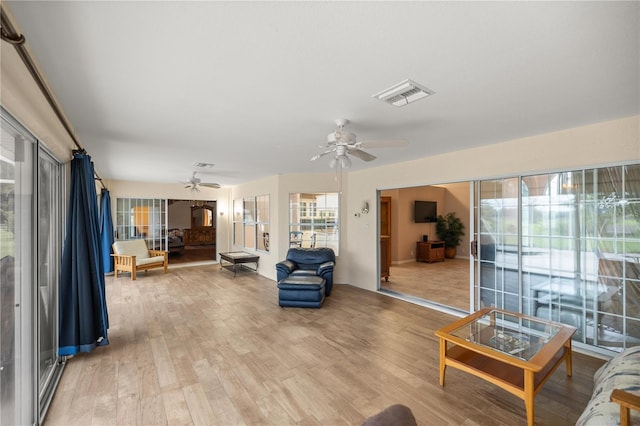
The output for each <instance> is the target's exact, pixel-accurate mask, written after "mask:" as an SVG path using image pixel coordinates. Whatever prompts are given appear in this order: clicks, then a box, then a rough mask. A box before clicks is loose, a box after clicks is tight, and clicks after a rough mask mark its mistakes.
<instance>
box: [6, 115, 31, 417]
mask: <svg viewBox="0 0 640 426" xmlns="http://www.w3.org/2000/svg"><path fill="white" fill-rule="evenodd" d="M2 112H3V114H2V140H1V147H0V161H1V163H0V286H1V292H0V317H1V321H2V322H1V323H0V327H1V330H0V424H2V425H3V426H4V425H16V424H33V423H35V422H36V409H35V406H36V402H35V386H36V378H35V371H36V369H35V368H34V367H35V357H34V353H35V321H34V318H35V314H36V312H35V309H34V307H35V306H36V304H35V291H34V289H35V286H34V285H33V284H34V282H35V276H34V275H35V274H34V271H35V262H34V259H35V255H34V253H35V247H34V233H33V217H34V206H35V203H34V175H35V168H34V146H35V140H34V139H33V138H32V137H30V135H29V134H28V133H26V132H25V131H24V130H23V129H22V128H21V127H20V126H19V125H17V123H15V122H14V121H12V120H9V118H8V117H6V116H5V113H4V110H3V111H2Z"/></svg>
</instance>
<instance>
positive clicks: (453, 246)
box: [436, 212, 464, 259]
mask: <svg viewBox="0 0 640 426" xmlns="http://www.w3.org/2000/svg"><path fill="white" fill-rule="evenodd" d="M436 234H437V235H438V238H439V239H440V240H441V241H444V245H445V253H444V256H445V257H446V258H447V259H453V258H454V257H456V252H457V247H458V246H459V245H460V240H461V239H462V236H463V235H464V224H463V223H462V221H461V220H460V218H458V216H456V214H455V212H450V213H447V214H445V215H444V216H443V215H438V222H437V223H436Z"/></svg>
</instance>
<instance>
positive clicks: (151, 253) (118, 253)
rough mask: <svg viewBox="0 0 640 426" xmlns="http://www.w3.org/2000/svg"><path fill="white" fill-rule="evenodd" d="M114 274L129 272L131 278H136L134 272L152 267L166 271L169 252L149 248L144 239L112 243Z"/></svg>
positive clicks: (116, 275)
mask: <svg viewBox="0 0 640 426" xmlns="http://www.w3.org/2000/svg"><path fill="white" fill-rule="evenodd" d="M113 253H114V254H112V255H111V256H113V260H114V265H113V267H114V276H115V277H116V278H117V277H118V271H122V272H131V280H135V279H136V272H138V271H146V270H148V269H152V268H164V273H165V274H166V273H167V266H168V264H169V252H168V251H162V250H149V249H148V248H147V244H146V243H145V241H144V240H126V241H116V242H115V243H113Z"/></svg>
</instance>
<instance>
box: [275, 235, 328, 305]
mask: <svg viewBox="0 0 640 426" xmlns="http://www.w3.org/2000/svg"><path fill="white" fill-rule="evenodd" d="M335 264H336V255H335V253H334V252H333V250H332V249H330V248H328V247H318V248H290V249H289V251H288V252H287V259H286V260H283V261H282V262H279V263H277V264H276V271H277V277H278V282H280V281H282V280H283V279H285V278H287V277H288V276H290V275H293V276H296V275H297V276H300V275H312V276H313V275H315V276H318V277H322V278H324V279H325V281H326V284H325V295H326V296H329V295H330V294H331V287H333V267H334V265H335Z"/></svg>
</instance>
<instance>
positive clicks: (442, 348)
mask: <svg viewBox="0 0 640 426" xmlns="http://www.w3.org/2000/svg"><path fill="white" fill-rule="evenodd" d="M446 357H447V341H446V340H444V339H440V386H444V370H445V368H447V365H446V364H445V362H444V361H445V358H446Z"/></svg>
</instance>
